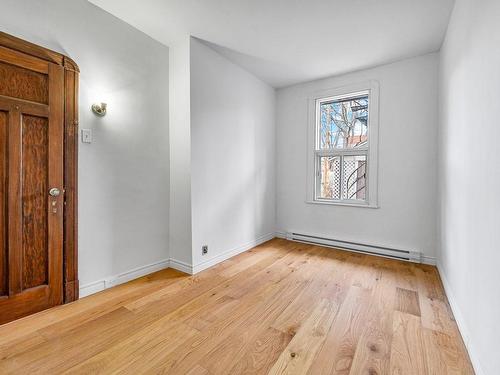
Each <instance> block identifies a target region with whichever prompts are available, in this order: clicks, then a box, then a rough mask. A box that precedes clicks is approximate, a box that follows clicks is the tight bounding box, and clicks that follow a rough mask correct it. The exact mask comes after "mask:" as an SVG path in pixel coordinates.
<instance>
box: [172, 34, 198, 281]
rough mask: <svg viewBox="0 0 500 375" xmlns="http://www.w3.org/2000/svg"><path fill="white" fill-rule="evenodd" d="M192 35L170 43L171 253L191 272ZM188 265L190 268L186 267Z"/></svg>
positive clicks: (173, 259) (174, 262) (185, 269)
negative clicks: (190, 45)
mask: <svg viewBox="0 0 500 375" xmlns="http://www.w3.org/2000/svg"><path fill="white" fill-rule="evenodd" d="M189 44H190V37H189V35H180V36H178V37H177V38H176V40H175V41H171V44H170V64H169V70H170V91H169V92H170V122H169V126H170V134H169V135H170V138H169V141H170V212H169V215H170V221H169V223H170V231H169V233H170V242H169V243H170V257H171V258H172V262H173V264H172V266H173V267H175V268H178V269H180V270H182V271H185V272H189V271H190V270H189V267H190V266H191V265H192V263H193V255H192V250H191V245H192V238H191V230H192V229H191V128H190V123H191V108H190V100H191V97H190V90H191V87H190V47H189ZM186 267H188V268H186Z"/></svg>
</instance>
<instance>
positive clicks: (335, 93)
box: [306, 81, 379, 208]
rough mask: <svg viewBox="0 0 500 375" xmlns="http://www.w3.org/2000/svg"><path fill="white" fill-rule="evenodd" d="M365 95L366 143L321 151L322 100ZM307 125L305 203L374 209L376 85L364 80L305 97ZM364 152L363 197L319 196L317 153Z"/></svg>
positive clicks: (376, 205)
mask: <svg viewBox="0 0 500 375" xmlns="http://www.w3.org/2000/svg"><path fill="white" fill-rule="evenodd" d="M360 94H365V95H368V98H369V104H368V146H367V147H366V148H363V149H360V150H358V149H343V150H321V149H320V147H319V126H318V125H319V119H318V113H319V107H320V103H322V102H325V101H332V100H338V99H343V98H349V97H354V96H358V95H360ZM308 104H309V124H308V132H307V133H308V136H307V143H308V146H307V169H308V173H307V199H306V202H307V203H314V204H326V205H340V206H352V207H368V208H378V207H379V206H378V131H379V84H378V82H377V81H368V82H361V83H355V84H350V85H346V86H342V87H337V88H332V89H329V90H323V91H319V92H315V93H314V94H312V95H311V96H310V97H309V99H308ZM341 155H366V159H367V160H366V163H367V170H366V187H365V197H366V199H365V200H357V199H340V200H335V199H324V198H319V190H318V189H319V186H318V185H319V183H320V182H319V181H320V179H321V176H320V171H319V165H318V163H319V157H320V156H341Z"/></svg>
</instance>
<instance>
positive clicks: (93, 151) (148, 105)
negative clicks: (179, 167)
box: [0, 0, 169, 286]
mask: <svg viewBox="0 0 500 375" xmlns="http://www.w3.org/2000/svg"><path fill="white" fill-rule="evenodd" d="M0 25H1V26H0V28H1V30H2V31H5V32H7V33H10V34H13V35H15V36H18V37H21V38H24V39H27V40H29V41H32V42H34V43H37V44H40V45H42V46H45V47H48V48H51V49H54V50H57V51H59V52H62V53H64V54H66V55H68V56H70V57H71V58H73V59H74V60H75V61H76V62H77V64H78V65H79V67H80V69H81V80H80V128H92V129H93V132H94V143H92V144H80V158H79V159H80V169H79V272H80V285H81V286H82V285H86V284H88V283H92V282H94V281H97V280H100V279H103V278H106V277H109V276H113V275H117V274H119V273H122V272H125V271H128V270H130V269H133V268H136V267H140V266H143V265H147V264H150V263H154V262H157V261H160V260H163V259H166V258H168V257H169V254H168V200H169V168H168V165H169V147H168V84H169V83H168V48H166V47H164V46H162V45H161V44H159V43H158V42H155V41H154V40H153V39H151V38H149V37H147V36H146V35H145V34H142V33H141V32H139V31H137V30H135V29H133V28H132V27H130V26H129V25H127V24H125V23H124V22H122V21H120V20H118V19H117V18H115V17H113V16H111V15H109V14H108V13H106V12H103V11H102V10H100V9H99V8H96V7H95V6H93V5H91V4H89V3H88V2H87V1H85V0H73V1H65V0H46V1H37V0H31V1H29V0H3V1H2V11H1V12H0ZM100 100H102V101H106V102H108V104H109V105H108V109H109V112H108V115H107V116H106V117H104V118H97V117H95V116H94V115H93V114H92V113H91V112H90V106H91V104H92V103H93V102H95V101H100Z"/></svg>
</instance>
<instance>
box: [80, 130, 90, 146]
mask: <svg viewBox="0 0 500 375" xmlns="http://www.w3.org/2000/svg"><path fill="white" fill-rule="evenodd" d="M82 142H83V143H92V129H82Z"/></svg>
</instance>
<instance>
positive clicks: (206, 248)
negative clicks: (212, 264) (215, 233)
mask: <svg viewBox="0 0 500 375" xmlns="http://www.w3.org/2000/svg"><path fill="white" fill-rule="evenodd" d="M207 254H208V246H207V245H203V246H202V247H201V255H207Z"/></svg>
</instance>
